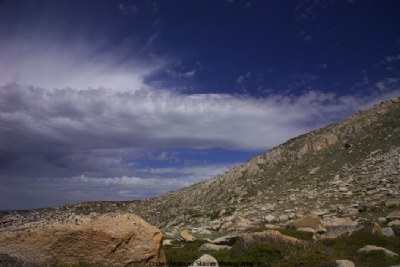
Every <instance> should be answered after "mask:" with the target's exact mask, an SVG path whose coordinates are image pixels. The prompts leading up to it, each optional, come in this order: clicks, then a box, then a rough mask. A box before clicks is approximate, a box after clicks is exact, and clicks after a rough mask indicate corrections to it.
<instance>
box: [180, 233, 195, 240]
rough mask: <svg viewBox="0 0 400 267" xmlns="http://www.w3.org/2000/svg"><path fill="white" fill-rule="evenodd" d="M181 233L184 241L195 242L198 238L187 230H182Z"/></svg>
mask: <svg viewBox="0 0 400 267" xmlns="http://www.w3.org/2000/svg"><path fill="white" fill-rule="evenodd" d="M179 235H180V236H181V238H182V241H184V242H193V241H195V240H196V238H195V237H194V236H193V235H191V234H190V233H189V232H188V231H186V230H183V231H182V232H180V233H179Z"/></svg>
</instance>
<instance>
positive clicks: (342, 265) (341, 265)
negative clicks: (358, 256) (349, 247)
mask: <svg viewBox="0 0 400 267" xmlns="http://www.w3.org/2000/svg"><path fill="white" fill-rule="evenodd" d="M336 266H337V267H355V266H356V265H355V264H354V262H352V261H349V260H337V261H336Z"/></svg>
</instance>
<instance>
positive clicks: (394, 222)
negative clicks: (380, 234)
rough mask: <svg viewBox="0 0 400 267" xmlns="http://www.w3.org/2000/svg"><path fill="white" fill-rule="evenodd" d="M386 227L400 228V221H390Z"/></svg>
mask: <svg viewBox="0 0 400 267" xmlns="http://www.w3.org/2000/svg"><path fill="white" fill-rule="evenodd" d="M388 225H389V226H390V227H393V226H400V220H395V221H391V222H390V223H388Z"/></svg>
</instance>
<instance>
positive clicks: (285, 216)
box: [279, 214, 289, 222]
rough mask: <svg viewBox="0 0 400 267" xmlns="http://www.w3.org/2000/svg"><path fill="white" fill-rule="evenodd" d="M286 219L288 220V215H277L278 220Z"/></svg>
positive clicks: (283, 220)
mask: <svg viewBox="0 0 400 267" xmlns="http://www.w3.org/2000/svg"><path fill="white" fill-rule="evenodd" d="M287 220H289V216H288V215H286V214H282V215H281V216H279V221H280V222H285V221H287Z"/></svg>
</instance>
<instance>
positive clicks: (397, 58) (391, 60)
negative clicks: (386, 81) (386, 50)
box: [385, 54, 400, 63]
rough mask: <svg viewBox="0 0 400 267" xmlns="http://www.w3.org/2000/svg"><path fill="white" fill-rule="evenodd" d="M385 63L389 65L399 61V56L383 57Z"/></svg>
mask: <svg viewBox="0 0 400 267" xmlns="http://www.w3.org/2000/svg"><path fill="white" fill-rule="evenodd" d="M385 59H386V61H387V62H389V63H391V62H393V61H397V60H400V54H398V55H395V56H389V57H385Z"/></svg>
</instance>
